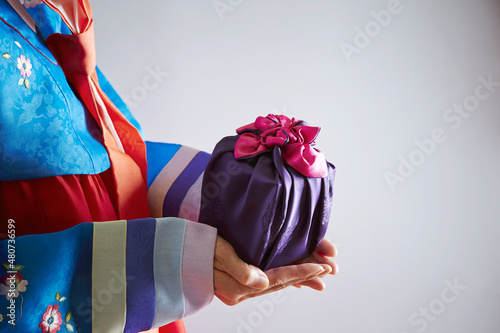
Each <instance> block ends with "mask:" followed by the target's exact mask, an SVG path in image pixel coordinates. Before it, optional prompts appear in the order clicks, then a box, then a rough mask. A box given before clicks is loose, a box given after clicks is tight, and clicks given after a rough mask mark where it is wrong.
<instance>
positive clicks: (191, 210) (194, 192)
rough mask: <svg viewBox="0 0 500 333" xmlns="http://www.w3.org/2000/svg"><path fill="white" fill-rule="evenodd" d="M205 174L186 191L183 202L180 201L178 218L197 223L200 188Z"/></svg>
mask: <svg viewBox="0 0 500 333" xmlns="http://www.w3.org/2000/svg"><path fill="white" fill-rule="evenodd" d="M204 174H205V172H202V174H201V175H200V176H199V177H198V179H196V181H195V182H194V184H193V186H191V188H190V189H189V190H188V191H187V193H186V196H185V197H184V200H183V201H182V204H181V208H180V209H179V217H180V218H183V219H186V220H190V221H196V222H198V220H199V218H200V207H201V187H202V185H203V175H204Z"/></svg>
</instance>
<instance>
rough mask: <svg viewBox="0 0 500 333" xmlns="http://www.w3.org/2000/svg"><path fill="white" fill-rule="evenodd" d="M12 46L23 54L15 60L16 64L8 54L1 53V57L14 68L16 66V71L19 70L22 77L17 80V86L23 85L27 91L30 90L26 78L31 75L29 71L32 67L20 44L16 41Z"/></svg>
mask: <svg viewBox="0 0 500 333" xmlns="http://www.w3.org/2000/svg"><path fill="white" fill-rule="evenodd" d="M14 44H16V46H17V47H18V48H20V49H21V51H22V52H23V54H21V55H20V56H19V57H18V58H17V63H16V62H15V61H14V60H13V59H12V56H11V55H10V53H8V52H5V53H3V54H2V57H3V58H5V59H9V60H10V61H12V63H13V64H14V66H16V68H17V69H19V72H20V74H21V76H22V77H21V78H20V79H19V81H18V84H19V85H22V84H24V86H25V87H26V88H28V89H29V88H30V81H29V80H28V78H29V77H30V76H31V74H32V71H31V69H32V68H33V65H32V64H31V60H30V59H28V58H26V55H25V54H24V49H23V47H22V46H21V44H20V43H19V42H18V41H14Z"/></svg>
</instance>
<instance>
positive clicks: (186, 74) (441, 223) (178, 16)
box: [92, 0, 500, 333]
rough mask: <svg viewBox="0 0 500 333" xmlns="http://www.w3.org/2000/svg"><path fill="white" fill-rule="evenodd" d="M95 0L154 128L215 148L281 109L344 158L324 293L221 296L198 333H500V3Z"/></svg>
mask: <svg viewBox="0 0 500 333" xmlns="http://www.w3.org/2000/svg"><path fill="white" fill-rule="evenodd" d="M92 5H93V10H94V18H95V29H96V41H97V56H98V64H99V65H100V67H101V69H102V71H103V72H104V73H105V74H106V75H107V76H108V78H109V80H110V81H111V82H112V84H113V85H114V86H115V88H116V90H117V91H118V92H119V93H120V94H121V95H122V96H123V97H124V98H126V99H127V101H128V103H129V106H130V107H131V110H132V112H133V113H134V115H135V116H136V117H137V119H138V120H139V122H140V123H141V124H142V127H143V129H144V132H145V135H146V137H147V139H149V140H152V141H164V142H175V143H183V144H185V145H189V146H193V147H197V148H200V149H203V150H206V151H209V152H211V150H212V149H213V147H214V145H215V144H216V143H217V141H218V140H219V139H220V138H222V137H223V136H225V135H232V134H233V133H234V130H235V129H236V128H237V127H239V126H241V125H244V124H247V123H250V122H252V121H254V119H255V118H256V117H257V116H259V115H267V114H268V113H284V114H286V115H289V116H294V117H298V118H300V119H304V120H306V121H308V122H309V123H310V124H313V125H317V126H321V127H322V132H321V133H320V136H319V137H318V140H317V146H318V147H319V148H320V149H321V150H322V151H323V152H324V153H325V155H326V156H327V158H328V159H329V160H330V161H331V162H332V163H334V164H335V166H336V167H337V179H336V182H335V197H334V207H333V213H332V218H331V221H330V228H329V232H328V238H329V239H330V240H331V241H333V242H334V243H336V244H337V246H338V249H339V256H338V258H337V263H338V265H339V267H340V273H339V274H338V275H337V276H331V277H327V278H326V279H325V281H326V283H327V289H326V291H324V292H321V293H320V292H315V291H312V290H306V289H303V290H297V289H294V288H291V289H290V290H286V291H284V292H282V293H281V294H279V295H278V297H277V298H276V297H275V298H271V297H269V296H267V297H263V298H261V299H258V300H248V301H245V302H243V303H242V304H240V305H238V306H235V307H227V306H225V305H224V304H222V303H221V302H220V301H219V300H217V299H214V301H213V302H212V304H211V305H210V306H209V307H207V308H205V309H203V310H202V311H200V312H199V313H197V314H195V315H194V316H192V317H190V318H187V319H186V320H185V323H186V327H187V329H188V332H191V333H196V332H203V333H206V332H209V333H217V332H238V333H250V332H262V333H265V332H291V333H295V332H341V333H365V332H375V333H414V332H429V333H431V332H440V333H448V332H460V333H462V332H464V333H466V332H479V333H497V332H499V331H500V315H499V314H500V284H499V282H500V267H499V266H500V265H499V254H500V242H499V240H500V238H499V236H500V225H499V217H500V214H499V213H500V205H499V199H500V195H499V194H500V189H499V188H500V177H499V166H500V157H499V143H500V128H499V125H500V114H499V112H498V111H499V106H500V87H499V86H498V84H496V83H495V82H500V61H499V60H500V2H498V1H493V0H474V1H473V0H434V1H431V0H413V1H411V0H401V1H400V2H399V6H398V5H397V1H394V0H393V1H379V0H371V1H367V0H365V1H362V0H356V1H340V0H329V1H327V0H307V1H306V0H253V1H248V0H221V1H212V0H195V1H180V0H178V1H155V2H149V1H132V0H130V1H120V2H117V1H111V0H99V1H97V0H95V1H92ZM389 10H392V13H391V11H389ZM387 13H390V17H389V16H388V15H387ZM377 19H378V21H377ZM360 31H361V32H360ZM346 50H348V52H347V51H346ZM151 73H154V74H151ZM481 77H482V78H483V79H484V80H486V81H488V80H490V81H493V83H490V84H489V85H487V86H485V85H484V84H483V86H482V87H480V88H477V87H478V85H481V84H482V83H481V82H482V81H481V80H482V79H480V78H481ZM476 88H477V89H478V90H477V89H476ZM488 89H490V90H488ZM478 93H479V95H478V96H479V97H481V98H480V99H479V98H477V97H475V96H476V94H478ZM464 103H465V104H467V108H468V109H470V110H472V111H471V112H469V111H467V110H466V111H464V112H463V115H460V114H459V113H456V112H455V111H454V110H458V109H459V108H460V107H461V105H463V104H464ZM450 108H451V109H450ZM454 108H455V109H454ZM462 109H463V110H465V109H464V107H462ZM435 131H437V133H438V134H439V135H438V136H437V137H438V141H439V142H434V144H431V143H430V142H429V140H433V139H432V138H433V133H434V132H435ZM417 142H418V144H417ZM419 145H420V146H421V147H423V148H419ZM410 160H411V161H412V162H410ZM404 161H407V162H404ZM407 163H413V164H416V166H413V167H412V166H408V165H403V164H407ZM398 168H399V169H400V170H399V171H398ZM387 177H390V179H392V181H393V183H392V187H391V186H390V184H389V182H388V180H387ZM398 177H399V178H398Z"/></svg>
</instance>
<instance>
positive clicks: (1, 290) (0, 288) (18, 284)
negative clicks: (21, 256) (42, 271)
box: [0, 272, 28, 301]
mask: <svg viewBox="0 0 500 333" xmlns="http://www.w3.org/2000/svg"><path fill="white" fill-rule="evenodd" d="M12 280H14V281H13V282H14V283H13V284H14V289H13V290H14V291H12V290H11V284H12ZM1 282H2V283H1V284H0V295H6V297H7V300H9V301H10V300H11V299H12V298H17V297H19V293H20V292H25V291H26V285H27V284H28V281H26V280H23V276H22V274H19V273H17V272H16V273H14V274H7V275H6V276H4V277H3V278H2V280H1ZM12 293H13V294H14V295H12ZM9 294H10V295H9Z"/></svg>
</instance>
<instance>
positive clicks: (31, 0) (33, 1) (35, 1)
mask: <svg viewBox="0 0 500 333" xmlns="http://www.w3.org/2000/svg"><path fill="white" fill-rule="evenodd" d="M21 3H22V4H23V6H24V7H26V8H32V7H35V6H36V5H40V4H41V3H42V0H21Z"/></svg>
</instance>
